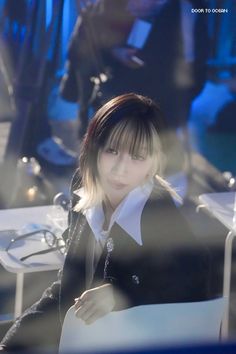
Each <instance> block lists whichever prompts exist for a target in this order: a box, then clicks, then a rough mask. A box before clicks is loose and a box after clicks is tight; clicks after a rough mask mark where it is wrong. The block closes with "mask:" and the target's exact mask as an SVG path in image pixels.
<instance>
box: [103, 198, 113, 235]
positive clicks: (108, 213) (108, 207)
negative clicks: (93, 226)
mask: <svg viewBox="0 0 236 354" xmlns="http://www.w3.org/2000/svg"><path fill="white" fill-rule="evenodd" d="M115 209H116V207H115V206H113V205H112V204H111V202H110V201H109V199H107V198H106V200H105V201H104V203H103V211H104V224H103V230H107V229H108V228H109V224H110V220H111V217H112V214H113V213H114V211H115Z"/></svg>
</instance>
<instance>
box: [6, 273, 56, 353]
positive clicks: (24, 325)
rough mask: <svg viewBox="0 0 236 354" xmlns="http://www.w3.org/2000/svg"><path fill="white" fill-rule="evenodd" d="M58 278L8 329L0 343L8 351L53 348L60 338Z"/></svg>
mask: <svg viewBox="0 0 236 354" xmlns="http://www.w3.org/2000/svg"><path fill="white" fill-rule="evenodd" d="M59 289H60V280H58V281H56V282H54V283H53V284H52V286H51V287H49V288H48V289H47V290H45V292H44V293H43V295H42V297H41V299H40V300H39V301H38V302H36V303H35V304H34V305H32V306H31V307H30V308H29V309H27V310H26V311H25V312H24V313H23V314H22V315H21V316H20V317H19V318H18V319H16V321H15V322H14V324H13V325H12V327H11V328H10V329H9V330H8V332H7V333H6V335H5V337H4V338H3V340H2V342H1V345H4V346H5V347H6V349H7V350H8V351H21V350H27V351H28V350H29V351H30V350H36V349H37V348H38V349H39V348H40V349H43V348H44V349H47V350H49V349H50V348H51V349H55V348H56V347H57V344H58V341H59V338H60V327H61V326H60V320H59V309H58V306H59V305H58V304H59V301H58V300H59Z"/></svg>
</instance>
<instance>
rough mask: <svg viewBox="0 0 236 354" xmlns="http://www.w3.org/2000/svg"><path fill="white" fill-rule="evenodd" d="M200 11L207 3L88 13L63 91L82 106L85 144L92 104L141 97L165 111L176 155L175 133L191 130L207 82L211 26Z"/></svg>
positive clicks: (183, 1)
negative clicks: (193, 105) (193, 109)
mask: <svg viewBox="0 0 236 354" xmlns="http://www.w3.org/2000/svg"><path fill="white" fill-rule="evenodd" d="M193 7H194V8H203V7H204V1H199V0H195V1H194V0H193V1H189V0H177V1H168V0H147V1H142V0H138V1H133V0H121V1H119V2H117V1H112V0H109V1H108V0H107V1H106V0H101V1H97V2H96V3H95V4H93V5H91V4H90V5H89V6H88V7H86V8H85V9H83V11H81V15H80V16H79V18H78V20H77V22H76V26H75V29H74V31H73V34H72V36H71V39H70V43H69V49H68V60H67V66H66V67H67V72H66V74H65V75H64V77H63V80H62V85H61V94H62V97H64V98H65V99H66V100H70V101H78V102H79V103H80V110H79V138H81V137H82V136H83V135H84V132H85V131H86V127H87V124H88V107H89V105H90V104H91V103H92V104H93V105H95V106H96V105H97V104H101V103H103V102H104V101H105V100H107V99H108V98H110V97H111V96H114V95H117V94H121V93H122V92H130V91H134V92H138V93H141V94H143V95H147V96H150V97H152V98H153V99H155V100H156V101H157V102H158V103H159V104H160V106H161V107H162V109H163V110H164V112H165V114H166V122H165V125H166V130H165V139H164V141H165V146H166V152H169V154H168V155H169V156H173V152H176V151H177V150H178V149H177V150H176V143H177V140H176V138H175V131H176V129H177V128H179V127H181V128H184V130H185V127H186V123H187V120H188V115H189V109H190V105H191V101H192V99H193V98H194V97H195V96H196V95H197V94H198V93H199V92H200V91H201V88H202V87H203V84H204V82H205V80H206V61H207V48H208V41H207V19H206V15H204V14H197V13H192V12H191V9H192V8H193ZM171 145H172V146H174V148H170V146H171ZM177 146H178V144H177ZM169 150H171V151H169ZM181 155H182V150H181V152H180V154H179V155H178V156H176V154H175V153H174V158H173V159H172V165H173V163H174V161H176V162H177V165H178V163H180V165H179V166H170V164H169V167H171V169H170V171H171V170H172V169H173V170H175V169H176V168H181V162H180V161H178V160H179V159H181Z"/></svg>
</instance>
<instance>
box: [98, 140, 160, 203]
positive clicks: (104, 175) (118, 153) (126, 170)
mask: <svg viewBox="0 0 236 354" xmlns="http://www.w3.org/2000/svg"><path fill="white" fill-rule="evenodd" d="M153 165H154V159H153V157H152V156H150V155H147V153H146V151H145V147H144V148H143V149H140V152H139V154H138V155H137V156H135V155H130V153H129V151H128V150H125V149H124V150H115V149H113V148H112V147H110V146H105V148H104V149H103V150H101V151H100V153H99V155H98V174H99V179H100V183H101V187H102V189H103V191H104V193H105V195H106V197H107V198H108V199H109V201H110V203H111V205H112V207H113V208H116V207H117V205H118V204H119V203H120V202H121V201H122V200H123V199H124V198H125V197H126V195H127V194H128V193H129V192H130V191H131V190H133V189H134V188H136V187H138V186H140V185H142V184H143V183H145V182H146V181H147V179H148V177H151V175H150V173H151V171H153Z"/></svg>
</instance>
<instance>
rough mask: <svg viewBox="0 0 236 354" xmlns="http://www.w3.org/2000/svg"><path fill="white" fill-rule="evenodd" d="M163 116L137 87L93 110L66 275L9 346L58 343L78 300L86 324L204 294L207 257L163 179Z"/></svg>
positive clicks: (11, 335) (17, 327)
mask: <svg viewBox="0 0 236 354" xmlns="http://www.w3.org/2000/svg"><path fill="white" fill-rule="evenodd" d="M161 120H162V113H161V111H160V109H159V108H158V107H157V105H156V104H155V103H154V102H153V101H152V100H150V99H148V98H146V97H143V96H140V95H136V94H132V93H130V94H125V95H122V96H118V97H116V98H114V99H112V100H111V101H109V102H108V103H106V104H105V105H104V106H103V107H101V108H100V109H99V110H98V112H97V113H96V114H95V116H94V118H93V119H92V121H91V123H90V125H89V128H88V131H87V134H86V136H85V138H84V141H83V145H82V150H81V156H80V165H79V170H78V171H77V172H76V173H75V175H74V177H73V181H72V208H71V211H70V214H69V228H68V230H66V232H65V234H64V235H65V236H66V237H67V239H68V252H67V256H66V259H65V263H64V267H63V270H62V272H61V274H60V279H59V280H58V281H57V282H55V283H54V284H53V285H52V286H51V287H50V288H49V289H47V290H46V292H45V293H44V294H43V296H42V298H41V300H40V301H39V302H37V303H36V304H35V305H33V306H32V307H31V308H30V309H29V310H27V311H26V312H25V313H24V314H23V315H22V316H21V317H20V318H19V319H18V320H17V321H16V322H15V324H14V325H13V327H12V328H11V329H10V330H9V331H8V333H7V334H6V336H5V338H4V339H3V341H2V345H3V348H4V346H5V349H6V350H13V349H22V348H27V349H29V348H30V349H32V348H34V349H35V348H37V347H40V348H42V347H52V348H53V347H56V345H57V344H58V341H59V337H60V329H61V323H62V321H63V318H64V315H65V313H66V311H67V310H68V308H69V307H70V306H71V305H72V304H74V303H75V309H76V310H75V311H76V315H77V316H78V317H79V318H81V319H82V320H84V321H85V322H86V323H88V324H90V323H92V322H94V321H96V320H97V319H98V318H99V317H101V316H104V315H106V314H107V313H109V312H110V311H118V310H122V309H124V308H127V307H131V306H138V305H143V304H155V303H170V302H173V303H174V302H186V301H199V300H205V299H206V298H207V297H208V290H207V288H208V271H209V267H208V257H207V253H206V252H205V250H204V249H203V248H202V247H201V246H200V245H199V244H198V242H197V241H196V240H195V238H194V236H193V235H192V233H191V232H190V230H189V228H188V226H187V224H186V222H185V220H184V218H183V217H182V216H181V213H180V211H179V210H178V208H177V207H176V204H175V202H174V198H176V197H178V196H177V194H176V193H175V192H174V191H173V190H172V189H171V188H170V186H169V185H168V183H167V182H166V181H165V180H164V179H162V178H161V176H160V173H161V165H162V160H163V156H162V150H161V143H160V136H159V131H160V122H161Z"/></svg>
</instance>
